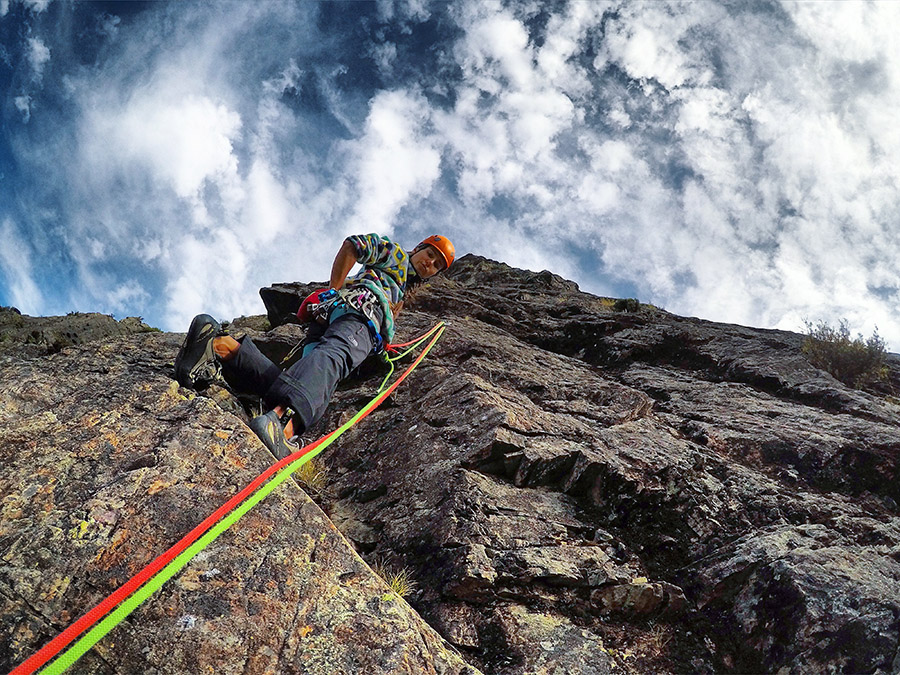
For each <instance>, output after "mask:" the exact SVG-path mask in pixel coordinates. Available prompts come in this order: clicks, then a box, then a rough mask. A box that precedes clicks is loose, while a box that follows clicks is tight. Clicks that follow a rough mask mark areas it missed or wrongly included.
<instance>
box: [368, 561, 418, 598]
mask: <svg viewBox="0 0 900 675" xmlns="http://www.w3.org/2000/svg"><path fill="white" fill-rule="evenodd" d="M372 571H373V572H375V574H377V575H378V576H380V577H381V578H382V579H383V580H384V583H386V584H387V585H388V588H390V589H391V592H393V593H394V594H395V595H399V596H400V597H401V598H407V597H409V594H410V593H412V592H413V590H414V589H415V587H416V582H415V581H413V580H412V577H411V576H410V573H409V570H408V569H407V568H405V567H401V568H399V569H398V568H396V567H394V566H392V565H389V564H388V563H386V562H385V561H384V560H382V559H380V558H379V559H377V560H376V561H375V563H374V564H373V565H372Z"/></svg>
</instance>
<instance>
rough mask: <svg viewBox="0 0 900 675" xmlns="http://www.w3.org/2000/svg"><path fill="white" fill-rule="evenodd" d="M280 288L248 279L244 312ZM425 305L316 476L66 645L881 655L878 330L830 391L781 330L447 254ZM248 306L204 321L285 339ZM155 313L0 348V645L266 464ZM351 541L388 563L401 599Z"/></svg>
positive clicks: (606, 658) (747, 660)
mask: <svg viewBox="0 0 900 675" xmlns="http://www.w3.org/2000/svg"><path fill="white" fill-rule="evenodd" d="M311 287H312V286H308V285H281V286H275V287H272V288H269V289H263V291H262V295H263V298H264V300H265V302H266V306H267V309H268V315H269V320H270V322H271V323H272V324H280V323H282V322H283V320H284V317H285V316H287V315H289V314H290V312H291V310H292V309H293V308H295V307H296V306H297V304H299V298H300V297H302V296H303V295H305V294H306V292H308V290H310V289H311ZM438 319H443V320H445V321H447V322H448V323H449V326H448V329H447V332H446V333H445V336H444V337H443V338H442V340H441V342H439V343H438V346H437V347H436V348H435V350H434V351H433V352H432V354H431V355H430V356H429V357H428V358H427V359H426V360H425V361H424V362H423V363H422V365H421V366H420V367H419V368H418V369H417V370H416V372H415V373H414V374H413V375H412V376H411V377H410V378H409V380H408V381H407V382H406V383H404V384H403V385H402V386H401V388H400V389H398V390H397V392H396V393H395V394H394V395H392V396H391V398H390V399H389V400H388V401H387V402H386V403H385V404H384V405H383V406H382V408H380V409H379V410H378V411H376V412H375V413H373V414H372V415H371V416H370V417H369V418H367V419H366V420H365V421H363V422H362V423H361V424H360V425H359V426H358V427H355V428H354V429H353V430H352V431H350V432H348V433H347V434H346V435H345V436H344V437H342V439H341V440H340V441H338V442H337V443H336V444H335V445H333V446H331V448H329V449H328V450H327V451H326V454H325V455H324V457H323V463H324V464H325V465H326V466H327V468H328V478H327V480H326V481H325V482H324V483H318V484H316V485H315V486H313V487H312V488H310V489H307V490H306V491H304V490H302V489H300V488H299V487H297V486H296V485H285V486H282V488H281V489H279V491H278V492H277V493H276V494H274V495H272V496H271V497H270V498H269V499H267V500H266V501H265V502H264V503H263V504H262V505H261V506H260V507H259V508H258V509H256V510H255V511H253V512H251V514H248V516H247V517H245V519H244V520H243V521H241V524H239V525H238V526H237V527H236V528H235V530H234V531H233V532H229V533H228V534H226V535H223V537H222V538H221V539H219V540H218V541H217V542H216V543H215V544H214V545H213V546H212V547H210V549H208V550H207V551H206V552H205V553H204V554H203V557H202V559H200V560H196V561H195V562H194V563H192V564H191V565H190V566H189V567H188V568H187V569H186V570H185V571H184V572H183V573H182V574H180V575H179V576H178V577H176V578H175V579H173V580H172V581H171V582H169V584H167V585H166V586H165V587H164V588H163V589H162V590H161V591H160V592H159V593H158V594H157V595H156V596H154V597H153V598H151V599H150V600H149V601H148V602H147V603H146V604H145V605H144V606H143V607H142V608H141V609H140V610H138V611H137V612H135V614H133V615H132V619H130V620H129V621H128V622H127V623H126V624H123V625H122V626H120V627H119V628H117V629H116V631H115V632H113V633H112V634H110V636H108V637H107V638H106V639H104V641H102V642H101V643H100V644H99V645H98V647H97V648H95V649H94V650H92V652H91V653H90V654H89V655H88V656H87V657H85V659H84V660H83V663H81V664H79V668H81V669H82V672H161V673H162V672H166V673H175V672H201V671H204V672H205V671H206V670H207V669H208V668H209V667H212V668H213V669H214V670H216V671H217V672H247V673H264V672H285V673H289V672H296V673H335V672H346V673H354V672H366V673H378V672H383V673H394V672H410V673H419V672H440V673H445V672H446V673H461V672H467V671H468V672H474V671H475V669H478V670H481V671H482V672H485V673H503V674H504V675H507V674H508V675H513V674H515V675H519V674H524V673H560V674H561V673H611V672H616V673H618V672H635V673H644V672H780V673H785V674H786V673H819V672H870V673H871V672H883V673H888V672H898V671H900V658H898V653H897V652H898V642H900V519H898V501H900V487H898V480H897V477H898V476H897V474H898V464H897V463H898V456H900V405H898V401H897V399H896V398H894V394H893V392H894V390H900V364H898V360H897V358H896V357H892V359H891V362H890V365H891V377H890V380H889V381H887V382H885V383H883V384H882V385H880V388H879V389H875V390H872V391H869V392H863V391H857V390H853V389H848V388H847V387H845V386H844V385H842V384H841V383H839V382H838V381H837V380H835V379H834V378H832V377H831V376H830V375H828V374H827V373H824V372H822V371H820V370H817V369H815V368H814V367H812V366H811V365H810V364H809V363H808V362H807V361H806V359H805V358H804V356H803V354H802V352H801V350H800V346H801V343H802V337H801V336H798V335H796V334H792V333H787V332H781V331H769V330H758V329H751V328H744V327H740V326H731V325H723V324H715V323H710V322H706V321H700V320H697V319H686V318H681V317H677V316H673V315H671V314H668V313H666V312H664V311H662V310H658V309H655V308H651V307H647V306H636V305H634V304H633V303H619V304H618V306H614V303H612V302H611V301H608V300H605V299H602V298H597V297H594V296H591V295H587V294H584V293H581V292H579V291H578V289H577V286H575V284H573V283H571V282H567V281H565V280H563V279H560V278H559V277H557V276H555V275H552V274H550V273H548V272H542V273H539V274H533V273H529V272H524V271H521V270H515V269H511V268H509V267H507V266H505V265H502V264H499V263H494V262H491V261H487V260H484V259H482V258H478V257H475V256H466V258H463V259H462V260H460V261H459V262H458V263H457V264H456V265H455V266H454V268H453V270H452V272H451V273H450V274H448V275H447V276H446V277H445V278H442V279H439V280H437V281H434V282H432V283H430V284H429V285H428V286H427V287H425V288H423V289H421V290H420V291H419V292H418V294H417V296H416V298H415V300H414V302H412V303H411V306H410V307H408V308H407V309H406V310H404V313H403V315H402V317H401V320H400V334H399V335H398V340H400V339H401V338H403V339H408V338H411V337H413V336H415V335H417V334H419V333H421V332H423V331H424V330H426V329H427V328H429V327H430V326H431V325H433V324H434V322H435V321H436V320H438ZM268 323H269V322H266V321H265V320H264V319H263V318H262V317H258V318H252V319H243V320H239V321H236V322H234V324H233V325H232V328H233V330H235V331H246V332H248V333H251V334H252V335H253V336H254V339H255V340H257V341H258V342H259V343H260V344H261V345H263V346H264V348H265V349H267V350H268V351H269V353H270V354H272V355H273V356H275V357H278V356H280V355H283V354H284V353H286V351H287V350H288V349H289V348H290V346H291V344H292V342H293V341H294V340H295V339H296V337H297V335H299V334H302V330H300V328H299V327H298V326H294V325H290V324H285V325H279V326H277V327H276V328H274V329H272V330H268V331H267V332H263V329H266V328H268V325H267V324H268ZM0 327H2V324H0ZM180 339H181V336H180V335H169V334H160V333H155V334H154V333H146V334H144V333H141V334H132V335H124V336H122V337H118V338H115V339H112V338H104V339H103V340H101V341H100V342H90V343H85V344H73V345H72V346H62V347H59V348H57V347H49V346H45V347H44V348H43V349H44V352H48V351H54V352H55V353H52V354H47V353H38V352H36V351H35V348H29V349H30V351H29V352H27V353H25V354H23V353H21V352H20V351H16V350H9V349H7V350H6V351H5V352H2V353H0V373H2V375H0V378H2V383H0V392H2V393H0V418H2V430H0V493H2V494H3V495H4V497H3V502H2V520H0V616H2V618H3V621H2V625H3V631H4V634H3V636H2V638H0V645H2V646H0V667H3V666H7V667H10V666H12V665H15V664H16V663H17V662H19V661H20V660H22V659H23V658H24V657H25V656H27V655H28V654H29V653H31V652H32V651H34V650H35V649H36V648H38V647H39V646H40V645H41V644H42V643H43V642H45V641H46V640H48V639H49V638H50V637H52V636H53V635H54V634H55V633H56V632H58V631H59V630H60V629H61V628H63V627H64V626H65V625H67V623H68V622H70V621H71V620H73V619H75V618H77V617H78V616H79V615H80V614H81V613H82V612H83V611H85V610H86V609H87V608H89V607H90V606H93V604H95V603H96V602H97V601H99V600H100V599H101V598H102V597H104V596H105V595H106V594H107V593H109V592H110V591H111V590H113V589H114V588H115V587H116V586H117V585H118V584H120V583H122V582H123V581H124V580H125V579H127V578H128V576H130V575H131V574H133V573H134V572H135V571H137V570H138V569H140V567H141V566H142V565H143V564H145V563H146V562H148V561H149V560H151V559H152V558H153V557H155V556H156V555H158V554H159V553H160V552H162V551H163V550H165V548H167V547H168V546H169V545H171V543H173V542H174V541H175V540H177V539H178V538H179V537H180V536H181V535H183V534H184V533H185V532H187V531H188V530H189V529H190V528H191V527H192V526H193V525H195V524H196V523H197V522H199V521H200V520H202V519H203V518H204V517H205V516H206V515H207V514H208V513H209V512H211V511H212V510H213V509H214V508H215V507H216V506H218V505H219V504H220V503H221V502H223V501H224V500H225V499H227V498H228V497H229V496H231V495H232V494H234V492H236V491H237V490H238V489H240V487H243V485H245V484H246V483H248V482H249V481H250V480H251V479H252V478H253V476H255V475H256V474H258V473H259V472H260V471H261V470H262V469H263V468H264V467H265V466H266V465H267V464H269V463H270V462H271V461H272V459H271V457H269V456H267V455H266V451H265V450H264V449H263V447H262V446H261V444H260V443H258V442H257V441H256V439H255V438H254V437H253V436H252V434H251V433H250V432H249V431H248V430H247V429H246V427H245V426H244V424H243V420H245V419H246V414H247V405H248V401H246V400H239V399H237V398H236V397H234V396H233V395H232V394H231V393H229V392H227V391H226V390H224V389H222V388H219V387H211V388H210V389H209V390H207V391H206V392H203V393H202V394H199V395H197V394H195V393H194V392H190V391H187V390H184V389H181V388H179V387H178V386H177V384H175V383H174V381H173V380H172V379H171V377H172V361H173V359H174V355H175V352H176V351H177V346H178V344H179V342H180ZM377 371H378V364H377V363H373V364H367V367H365V368H363V369H362V371H361V373H360V374H359V375H358V376H357V377H355V378H353V379H351V380H350V381H348V382H347V383H345V384H344V385H342V387H341V388H340V389H339V391H338V394H337V396H336V397H335V400H334V402H333V404H332V406H331V407H330V409H329V412H328V414H327V415H326V418H325V419H323V420H322V422H321V423H320V424H319V425H318V428H317V429H313V430H310V432H311V435H312V436H314V435H318V434H320V433H324V432H325V431H328V430H330V429H332V428H334V427H335V426H336V425H337V424H338V423H339V422H342V421H344V420H345V419H347V417H348V416H349V415H351V414H352V412H354V411H355V410H356V409H358V408H359V407H360V406H361V405H362V404H364V403H365V402H366V401H367V400H368V399H369V398H370V397H371V396H372V395H373V394H374V392H375V390H376V388H377V386H378V384H379V383H380V379H381V378H380V377H379V376H378V373H377ZM250 403H252V402H250ZM307 494H308V495H309V496H307ZM310 496H311V497H312V499H310V498H309V497H310ZM335 528H336V529H335ZM366 562H367V563H370V564H374V563H376V562H379V563H382V564H385V565H388V566H391V567H393V568H394V569H405V570H407V572H408V573H409V575H410V577H411V578H412V579H413V580H414V581H415V582H416V586H415V588H414V589H413V591H412V592H411V593H410V594H409V596H408V598H407V599H408V600H409V604H407V603H406V602H404V601H403V600H400V599H398V598H397V597H396V595H394V594H391V593H390V592H388V590H387V588H386V587H385V586H384V585H383V584H382V582H381V581H380V580H379V578H378V577H377V576H376V575H374V574H373V573H372V572H371V571H370V569H369V567H368V566H367V565H366V564H365V563H366Z"/></svg>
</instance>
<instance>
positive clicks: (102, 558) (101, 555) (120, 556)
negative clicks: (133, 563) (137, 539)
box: [94, 528, 129, 568]
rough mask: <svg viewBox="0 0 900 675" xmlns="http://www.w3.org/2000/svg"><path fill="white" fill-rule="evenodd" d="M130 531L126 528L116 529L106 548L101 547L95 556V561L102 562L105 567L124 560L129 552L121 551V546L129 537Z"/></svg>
mask: <svg viewBox="0 0 900 675" xmlns="http://www.w3.org/2000/svg"><path fill="white" fill-rule="evenodd" d="M128 535H129V531H128V530H126V529H125V528H121V529H119V530H116V533H115V534H114V535H113V538H112V539H111V540H110V542H109V544H107V546H106V548H104V549H101V550H100V551H99V552H98V553H97V555H96V556H95V557H94V562H95V563H102V566H103V567H107V568H108V567H112V566H113V565H116V564H118V563H119V562H121V561H123V560H124V559H125V557H126V556H127V552H124V551H119V547H120V546H122V544H124V543H125V540H126V539H127V538H128Z"/></svg>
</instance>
